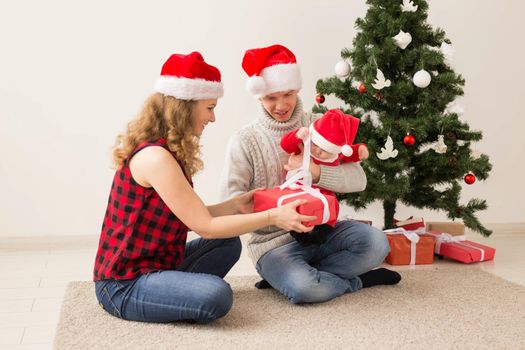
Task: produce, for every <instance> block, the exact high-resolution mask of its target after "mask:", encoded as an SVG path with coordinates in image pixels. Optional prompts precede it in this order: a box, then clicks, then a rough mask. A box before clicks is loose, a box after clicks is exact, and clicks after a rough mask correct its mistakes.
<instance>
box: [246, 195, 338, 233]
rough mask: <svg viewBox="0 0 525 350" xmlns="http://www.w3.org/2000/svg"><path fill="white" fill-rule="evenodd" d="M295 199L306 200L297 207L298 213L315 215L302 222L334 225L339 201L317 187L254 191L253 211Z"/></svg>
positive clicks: (307, 224)
mask: <svg viewBox="0 0 525 350" xmlns="http://www.w3.org/2000/svg"><path fill="white" fill-rule="evenodd" d="M312 191H315V192H312ZM297 199H306V200H308V202H307V203H305V204H302V205H300V206H298V207H297V212H298V213H299V214H303V215H312V216H317V219H316V220H313V221H309V222H303V224H304V225H305V226H315V225H321V224H328V225H331V226H335V223H336V222H337V215H338V212H339V202H338V201H337V199H336V198H335V196H334V195H330V194H322V193H321V192H320V191H319V190H318V189H316V188H312V187H308V188H302V187H299V188H297V189H290V188H288V187H287V188H284V189H281V188H280V187H275V188H271V189H267V190H261V191H256V192H255V193H254V194H253V211H254V212H259V211H264V210H268V209H271V208H275V207H278V206H281V205H284V204H286V203H289V202H293V201H295V200H297Z"/></svg>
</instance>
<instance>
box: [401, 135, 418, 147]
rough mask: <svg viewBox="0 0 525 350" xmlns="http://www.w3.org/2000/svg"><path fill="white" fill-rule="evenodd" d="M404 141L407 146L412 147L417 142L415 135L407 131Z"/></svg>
mask: <svg viewBox="0 0 525 350" xmlns="http://www.w3.org/2000/svg"><path fill="white" fill-rule="evenodd" d="M403 143H404V144H405V146H407V147H412V146H414V144H415V143H416V138H415V137H414V135H411V134H410V133H407V134H406V135H405V137H403Z"/></svg>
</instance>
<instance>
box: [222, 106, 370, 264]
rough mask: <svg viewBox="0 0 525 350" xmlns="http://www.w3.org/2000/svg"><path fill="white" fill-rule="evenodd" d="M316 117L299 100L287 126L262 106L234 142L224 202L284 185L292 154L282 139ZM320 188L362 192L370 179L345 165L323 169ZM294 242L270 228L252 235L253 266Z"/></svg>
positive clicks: (225, 174)
mask: <svg viewBox="0 0 525 350" xmlns="http://www.w3.org/2000/svg"><path fill="white" fill-rule="evenodd" d="M316 117H319V116H314V115H311V114H307V113H305V112H304V111H303V104H302V102H301V100H300V99H299V98H298V101H297V106H296V107H295V110H294V113H293V114H292V117H291V118H290V120H288V121H287V122H278V121H276V120H275V119H273V118H272V117H271V116H270V115H269V114H268V113H267V112H266V110H265V109H264V107H263V106H262V105H261V110H260V112H259V115H258V116H257V118H256V120H255V121H253V122H252V123H250V124H248V125H247V126H245V127H244V128H242V129H240V130H239V131H237V132H236V133H235V134H233V135H232V137H231V139H230V143H229V146H228V150H227V153H226V161H225V165H224V170H223V174H222V178H221V185H220V186H221V196H222V198H223V199H227V198H231V197H235V196H238V195H240V194H242V193H244V192H247V191H250V190H252V189H254V188H258V187H263V188H272V187H275V186H279V185H280V184H282V183H283V182H284V180H285V175H286V171H285V170H284V165H285V164H286V163H287V162H288V157H289V154H287V153H286V152H285V151H284V150H283V149H282V148H281V147H280V142H281V137H282V136H283V135H284V134H286V133H288V132H290V131H292V130H294V129H297V128H300V127H302V126H308V125H310V123H311V122H312V121H313V120H315V119H316ZM316 185H318V186H319V187H322V188H325V189H327V190H331V191H334V192H340V193H348V192H359V191H363V190H364V189H365V187H366V175H365V173H364V171H363V169H362V168H361V166H360V165H359V163H344V164H342V165H340V166H337V167H335V166H323V165H321V176H320V179H319V182H318V183H317V184H316ZM293 240H294V238H293V237H292V236H291V235H289V234H288V232H286V231H283V230H281V229H279V228H278V227H275V226H270V227H267V228H265V229H262V230H258V231H255V232H253V233H252V234H251V238H250V240H249V242H248V253H249V255H250V258H251V259H252V262H253V263H254V264H257V261H258V260H259V258H260V257H262V256H263V255H264V253H266V252H267V251H269V250H271V249H274V248H277V247H280V246H282V245H284V244H287V243H289V242H291V241H293Z"/></svg>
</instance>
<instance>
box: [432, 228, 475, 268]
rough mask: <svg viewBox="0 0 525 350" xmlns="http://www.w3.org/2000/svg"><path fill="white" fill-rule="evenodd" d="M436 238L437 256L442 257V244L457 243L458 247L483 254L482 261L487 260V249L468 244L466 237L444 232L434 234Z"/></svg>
mask: <svg viewBox="0 0 525 350" xmlns="http://www.w3.org/2000/svg"><path fill="white" fill-rule="evenodd" d="M432 235H433V236H434V237H436V254H439V255H441V244H443V243H456V244H458V245H462V246H464V247H469V248H474V249H477V250H479V251H480V252H481V259H480V261H484V260H485V249H483V248H480V247H476V246H473V245H470V244H468V243H467V242H465V241H466V238H465V236H452V235H451V234H449V233H445V232H442V233H440V234H436V233H432Z"/></svg>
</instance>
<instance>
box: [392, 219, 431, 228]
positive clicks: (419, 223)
mask: <svg viewBox="0 0 525 350" xmlns="http://www.w3.org/2000/svg"><path fill="white" fill-rule="evenodd" d="M394 224H395V225H396V226H397V227H402V228H404V229H405V230H407V231H414V230H417V229H418V228H420V227H423V228H425V220H423V218H415V217H413V216H411V217H409V218H408V219H406V220H402V221H399V220H396V219H394Z"/></svg>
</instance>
